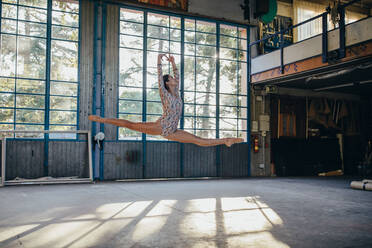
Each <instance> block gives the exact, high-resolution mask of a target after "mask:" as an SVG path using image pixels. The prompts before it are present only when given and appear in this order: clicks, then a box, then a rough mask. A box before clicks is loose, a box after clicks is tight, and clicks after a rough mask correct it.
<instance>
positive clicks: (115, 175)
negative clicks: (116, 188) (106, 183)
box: [103, 142, 143, 180]
mask: <svg viewBox="0 0 372 248" xmlns="http://www.w3.org/2000/svg"><path fill="white" fill-rule="evenodd" d="M142 157H143V151H142V143H141V142H106V143H105V152H104V159H105V160H104V172H103V176H104V179H107V180H111V179H135V178H142V175H143V159H142Z"/></svg>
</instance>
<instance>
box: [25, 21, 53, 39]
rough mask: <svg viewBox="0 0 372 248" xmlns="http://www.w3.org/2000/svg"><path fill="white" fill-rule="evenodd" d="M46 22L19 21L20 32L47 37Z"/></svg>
mask: <svg viewBox="0 0 372 248" xmlns="http://www.w3.org/2000/svg"><path fill="white" fill-rule="evenodd" d="M46 28H47V26H46V24H38V23H31V22H18V34H22V35H27V36H38V37H46V32H47V29H46Z"/></svg>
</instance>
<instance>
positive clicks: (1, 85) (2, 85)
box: [0, 78, 15, 92]
mask: <svg viewBox="0 0 372 248" xmlns="http://www.w3.org/2000/svg"><path fill="white" fill-rule="evenodd" d="M14 81H15V80H14V79H12V78H0V91H7V92H13V91H14V86H15V84H14Z"/></svg>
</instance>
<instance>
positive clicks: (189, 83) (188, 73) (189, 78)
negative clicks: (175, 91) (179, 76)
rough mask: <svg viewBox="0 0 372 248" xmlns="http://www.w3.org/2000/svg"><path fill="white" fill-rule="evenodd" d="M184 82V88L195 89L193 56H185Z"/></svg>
mask: <svg viewBox="0 0 372 248" xmlns="http://www.w3.org/2000/svg"><path fill="white" fill-rule="evenodd" d="M184 68H185V69H184V70H185V72H184V84H185V90H187V91H194V90H195V58H194V57H188V56H185V61H184Z"/></svg>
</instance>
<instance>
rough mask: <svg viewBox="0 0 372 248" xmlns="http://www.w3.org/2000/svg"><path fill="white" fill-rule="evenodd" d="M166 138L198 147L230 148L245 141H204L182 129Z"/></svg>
mask: <svg viewBox="0 0 372 248" xmlns="http://www.w3.org/2000/svg"><path fill="white" fill-rule="evenodd" d="M165 138H166V139H169V140H172V141H178V142H181V143H193V144H196V145H198V146H217V145H227V146H229V147H230V146H232V145H233V144H235V143H241V142H243V141H244V140H243V139H241V138H223V139H204V138H200V137H198V136H195V135H193V134H191V133H188V132H186V131H184V130H180V129H178V130H177V131H176V132H175V133H172V134H170V135H168V136H167V137H165Z"/></svg>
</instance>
